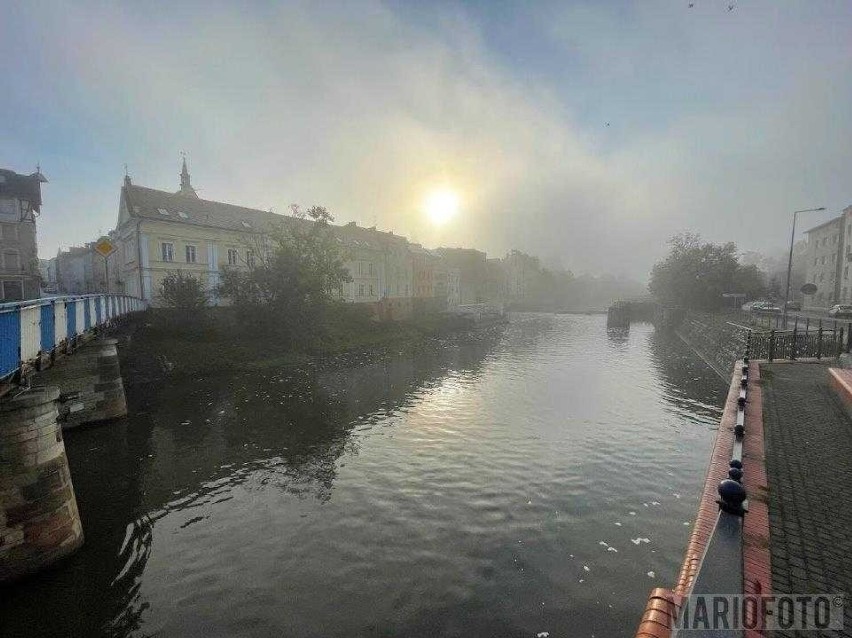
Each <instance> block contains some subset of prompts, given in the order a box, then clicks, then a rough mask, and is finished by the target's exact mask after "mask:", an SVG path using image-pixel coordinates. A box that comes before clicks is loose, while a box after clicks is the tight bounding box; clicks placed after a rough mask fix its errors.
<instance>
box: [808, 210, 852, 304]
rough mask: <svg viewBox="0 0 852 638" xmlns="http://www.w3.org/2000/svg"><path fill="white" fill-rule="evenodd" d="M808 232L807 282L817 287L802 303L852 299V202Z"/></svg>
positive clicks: (829, 302) (833, 302)
mask: <svg viewBox="0 0 852 638" xmlns="http://www.w3.org/2000/svg"><path fill="white" fill-rule="evenodd" d="M806 233H807V235H808V254H807V265H808V270H807V275H806V277H805V282H806V283H812V284H814V285H815V286H816V287H817V291H816V293H814V294H813V295H806V296H805V305H806V306H813V307H827V306H832V305H834V304H836V303H850V302H852V279H850V273H849V270H850V264H852V206H848V207H846V208H845V209H844V210H843V213H841V214H840V215H839V216H838V217H835V218H834V219H830V220H828V221H827V222H824V223H822V224H820V225H819V226H814V227H813V228H811V229H809V230H807V231H806Z"/></svg>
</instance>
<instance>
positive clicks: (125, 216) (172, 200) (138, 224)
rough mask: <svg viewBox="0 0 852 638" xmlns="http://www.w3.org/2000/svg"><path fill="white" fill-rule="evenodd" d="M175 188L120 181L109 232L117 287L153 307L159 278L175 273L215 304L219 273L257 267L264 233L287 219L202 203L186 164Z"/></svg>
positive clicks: (263, 247)
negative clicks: (114, 221)
mask: <svg viewBox="0 0 852 638" xmlns="http://www.w3.org/2000/svg"><path fill="white" fill-rule="evenodd" d="M180 184H181V185H180V190H178V191H177V192H174V193H171V192H168V191H161V190H157V189H153V188H146V187H143V186H137V185H135V184H133V183H132V182H131V179H130V177H125V180H124V185H123V186H122V188H121V197H120V200H119V212H118V224H117V227H116V230H115V231H114V232H113V234H112V236H113V238H114V240H115V243H116V245H117V248H118V249H117V251H116V252H115V253H114V254H113V257H112V259H113V260H114V262H115V267H114V270H116V271H117V272H118V277H117V280H118V285H120V286H121V287H122V289H123V290H124V291H125V292H126V293H127V294H130V295H134V296H138V297H141V298H142V299H144V300H146V301H147V302H149V303H151V304H153V305H158V304H159V303H160V301H161V295H162V288H163V279H164V278H165V277H166V275H168V274H169V273H171V272H178V271H179V272H183V273H184V274H189V275H191V276H193V277H195V278H196V279H198V280H200V281H201V282H202V283H203V284H204V285H205V288H206V289H207V290H208V293H209V295H210V300H211V303H212V304H214V305H217V304H219V303H220V300H219V299H218V297H217V288H218V285H219V280H220V275H221V273H222V270H223V269H224V268H244V269H247V268H249V267H251V266H252V265H254V264H256V263H258V261H259V260H260V259H262V258H263V257H264V255H263V252H264V251H265V250H267V248H268V243H267V240H266V238H267V237H268V235H269V233H270V232H274V231H275V230H276V228H278V227H279V226H280V225H282V224H285V223H286V221H287V220H288V219H290V220H292V218H287V217H285V216H283V215H276V214H275V213H271V212H267V211H262V210H258V209H254V208H246V207H243V206H235V205H233V204H226V203H223V202H215V201H209V200H204V199H201V198H200V197H198V194H197V193H196V192H195V189H194V188H193V187H192V185H191V183H190V175H189V171H188V170H187V166H186V161H184V163H183V167H182V171H181V182H180ZM110 268H111V270H112V269H113V267H112V266H111V267H110ZM110 278H111V279H112V276H111V277H110Z"/></svg>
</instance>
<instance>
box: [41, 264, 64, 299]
mask: <svg viewBox="0 0 852 638" xmlns="http://www.w3.org/2000/svg"><path fill="white" fill-rule="evenodd" d="M38 272H39V275H41V291H42V293H46V294H56V293H57V292H58V291H59V288H58V286H57V283H56V257H54V258H52V259H39V260H38Z"/></svg>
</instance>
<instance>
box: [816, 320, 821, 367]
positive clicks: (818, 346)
mask: <svg viewBox="0 0 852 638" xmlns="http://www.w3.org/2000/svg"><path fill="white" fill-rule="evenodd" d="M816 355H817V359H822V319H820V320H819V328H818V329H817V353H816Z"/></svg>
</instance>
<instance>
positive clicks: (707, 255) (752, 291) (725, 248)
mask: <svg viewBox="0 0 852 638" xmlns="http://www.w3.org/2000/svg"><path fill="white" fill-rule="evenodd" d="M669 244H670V245H671V250H670V251H669V255H668V257H666V258H665V259H664V260H663V261H659V262H657V263H656V264H654V268H653V270H652V271H651V280H650V283H649V284H648V289H649V290H650V291H651V293H652V294H653V295H654V296H655V297H656V298H657V299H658V300H659V301H660V302H661V303H663V304H665V305H669V306H680V307H685V308H694V309H700V310H712V309H714V308H718V307H719V306H720V305H721V304H722V294H723V293H743V294H745V295H747V296H749V297H751V298H754V297H756V296H760V295H761V294H763V293H764V292H765V288H766V285H765V281H764V277H763V274H762V273H761V272H760V271H759V270H758V269H757V268H756V267H754V266H745V267H744V266H741V265H740V264H739V262H738V261H737V247H736V245H735V244H733V243H732V242H728V243H726V244H713V243H709V242H708V243H702V242H701V238H700V237H699V236H698V235H696V234H692V233H683V234H680V235H675V236H674V237H672V239H671V240H670V241H669Z"/></svg>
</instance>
